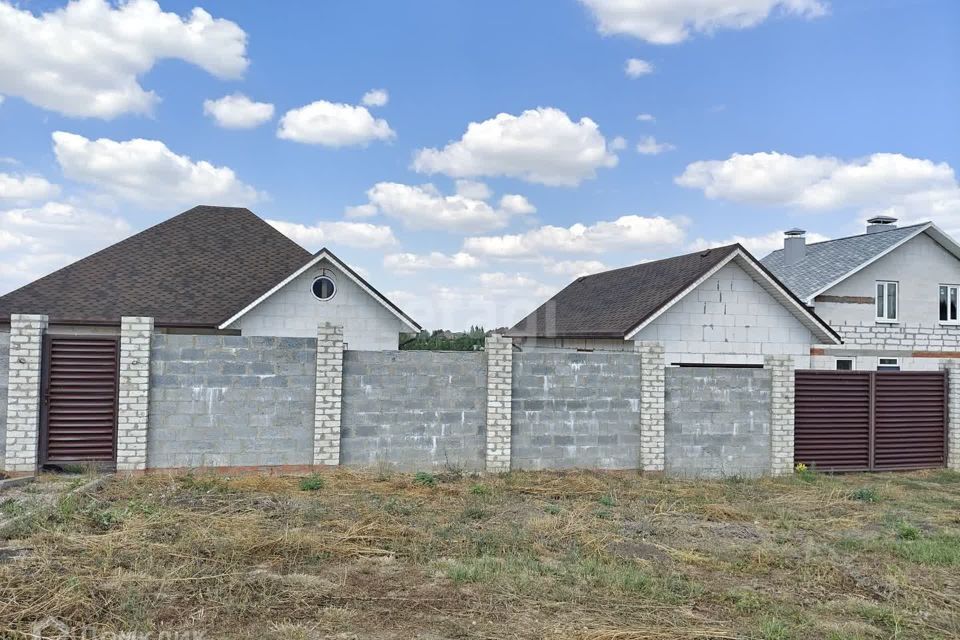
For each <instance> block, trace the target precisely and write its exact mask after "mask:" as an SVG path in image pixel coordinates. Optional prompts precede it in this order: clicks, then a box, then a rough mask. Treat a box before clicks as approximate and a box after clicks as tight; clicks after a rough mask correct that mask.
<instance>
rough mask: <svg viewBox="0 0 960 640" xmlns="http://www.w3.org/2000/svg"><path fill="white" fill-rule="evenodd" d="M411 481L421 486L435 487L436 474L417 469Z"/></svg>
mask: <svg viewBox="0 0 960 640" xmlns="http://www.w3.org/2000/svg"><path fill="white" fill-rule="evenodd" d="M413 483H414V484H419V485H420V486H422V487H435V486H437V476H435V475H433V474H432V473H430V472H429V471H417V473H416V474H414V476H413Z"/></svg>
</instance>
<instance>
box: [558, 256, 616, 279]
mask: <svg viewBox="0 0 960 640" xmlns="http://www.w3.org/2000/svg"><path fill="white" fill-rule="evenodd" d="M607 269H608V267H607V265H605V264H604V263H602V262H600V261H599V260H554V259H551V258H547V259H545V260H544V261H543V270H544V271H545V272H546V273H549V274H552V275H558V276H569V277H571V278H579V277H580V276H588V275H590V274H593V273H600V272H601V271H606V270H607Z"/></svg>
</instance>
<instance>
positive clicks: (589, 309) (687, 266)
mask: <svg viewBox="0 0 960 640" xmlns="http://www.w3.org/2000/svg"><path fill="white" fill-rule="evenodd" d="M739 248H740V246H739V245H736V244H732V245H729V246H726V247H718V248H716V249H710V250H708V251H697V252H696V253H690V254H687V255H683V256H676V257H674V258H666V259H664V260H657V261H655V262H645V263H642V264H638V265H634V266H632V267H624V268H622V269H614V270H613V271H605V272H603V273H597V274H594V275H589V276H583V277H582V278H577V279H576V280H575V281H573V282H572V283H571V284H569V285H567V287H566V288H565V289H563V290H562V291H561V292H560V293H558V294H557V295H555V296H553V297H552V298H551V299H550V300H548V301H547V302H545V303H543V304H542V305H540V307H538V308H537V309H536V310H535V311H534V312H533V313H531V314H530V315H529V316H527V317H526V318H524V319H523V320H521V321H520V322H518V323H517V324H516V326H514V327H513V328H512V329H510V331H509V332H508V333H507V335H511V336H542V337H546V336H549V337H558V338H563V337H578V338H585V337H591V338H623V337H624V336H625V335H626V334H627V332H629V331H630V330H631V329H633V328H634V327H636V326H637V325H638V324H640V323H641V322H643V321H644V320H645V319H646V318H648V317H649V316H650V315H651V314H653V313H654V312H656V311H657V310H658V309H660V307H662V306H663V305H664V304H666V303H667V302H668V301H670V300H671V299H672V298H673V297H675V296H676V295H677V294H679V293H680V292H682V291H683V290H684V289H686V288H687V287H688V286H690V284H692V283H693V282H695V281H696V280H697V278H699V277H700V276H702V275H703V274H704V273H706V272H707V271H709V270H710V269H712V268H713V267H714V266H716V265H717V264H718V263H719V262H721V261H722V260H723V259H724V258H726V257H727V256H728V255H730V254H731V253H733V252H734V251H736V250H737V249H739Z"/></svg>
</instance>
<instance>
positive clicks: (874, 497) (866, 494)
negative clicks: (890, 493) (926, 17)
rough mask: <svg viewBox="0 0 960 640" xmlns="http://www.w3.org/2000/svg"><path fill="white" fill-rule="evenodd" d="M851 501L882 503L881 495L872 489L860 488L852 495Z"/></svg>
mask: <svg viewBox="0 0 960 640" xmlns="http://www.w3.org/2000/svg"><path fill="white" fill-rule="evenodd" d="M850 499H851V500H857V501H859V502H870V503H873V502H880V494H879V493H877V490H876V489H874V488H872V487H860V488H859V489H856V490H854V491H852V492H851V493H850Z"/></svg>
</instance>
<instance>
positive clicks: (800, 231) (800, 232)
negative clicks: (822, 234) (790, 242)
mask: <svg viewBox="0 0 960 640" xmlns="http://www.w3.org/2000/svg"><path fill="white" fill-rule="evenodd" d="M783 233H784V234H785V235H788V236H802V235H803V234H805V233H806V231H804V230H803V229H798V228H797V227H794V228H793V229H787V230H786V231H784V232H783Z"/></svg>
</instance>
